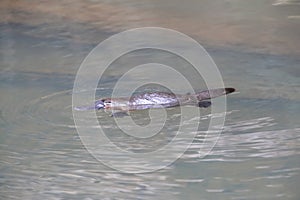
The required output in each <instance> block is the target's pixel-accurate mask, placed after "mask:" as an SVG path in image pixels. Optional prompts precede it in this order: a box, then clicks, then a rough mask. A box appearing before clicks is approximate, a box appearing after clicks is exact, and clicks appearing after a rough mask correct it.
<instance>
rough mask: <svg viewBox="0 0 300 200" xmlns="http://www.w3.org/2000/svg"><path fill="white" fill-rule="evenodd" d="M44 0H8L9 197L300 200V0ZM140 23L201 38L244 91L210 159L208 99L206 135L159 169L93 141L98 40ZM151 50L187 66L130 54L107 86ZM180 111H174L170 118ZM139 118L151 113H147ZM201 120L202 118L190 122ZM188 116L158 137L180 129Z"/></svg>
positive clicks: (1, 169)
mask: <svg viewBox="0 0 300 200" xmlns="http://www.w3.org/2000/svg"><path fill="white" fill-rule="evenodd" d="M36 2H39V1H34V2H31V3H30V2H26V1H16V2H13V3H11V2H10V1H3V2H1V3H0V5H1V7H0V9H1V16H2V17H1V24H0V33H1V38H0V55H1V57H0V64H1V65H0V69H1V71H0V83H1V84H0V94H1V96H0V99H1V101H0V125H1V126H0V131H1V134H0V154H1V155H0V199H43V198H44V199H86V200H88V199H166V198H169V199H299V197H300V193H299V191H298V185H299V178H300V176H299V173H300V160H299V159H300V156H299V154H300V153H299V152H300V151H299V148H300V126H299V119H300V112H299V111H300V95H299V94H300V89H299V88H300V79H299V77H300V68H299V66H300V46H299V39H300V38H299V35H300V28H299V27H300V20H299V13H300V6H299V4H300V2H299V1H275V0H274V1H273V0H266V1H246V0H244V1H235V0H228V1H224V2H219V1H187V2H186V3H184V5H183V3H182V2H180V1H146V0H145V1H113V2H110V1H86V2H78V1H72V2H69V1H51V3H49V4H47V3H45V2H42V1H41V2H39V3H40V4H34V3H36ZM79 11H80V12H79ZM140 26H163V27H168V28H174V29H176V30H179V31H182V32H184V33H186V34H188V35H190V36H192V37H193V38H194V39H196V40H198V41H199V42H200V43H201V44H202V45H203V46H204V47H205V48H206V49H207V51H208V52H209V53H210V55H211V56H212V57H213V59H214V60H215V62H216V64H217V65H218V67H219V69H220V71H221V73H222V76H223V79H224V83H225V85H227V86H233V87H236V88H237V90H238V91H239V92H238V93H236V94H234V95H231V96H229V97H228V99H227V103H228V105H227V106H228V107H227V109H228V114H227V116H226V123H225V127H224V131H223V133H222V135H221V137H220V138H219V139H218V142H217V144H216V145H215V147H214V148H213V150H212V152H210V154H209V155H208V156H206V157H204V158H201V159H200V158H198V156H199V149H200V148H201V147H203V146H202V142H203V137H202V134H203V131H205V128H206V127H207V124H208V121H209V119H210V118H211V117H212V116H211V115H209V110H204V109H202V110H201V112H202V117H201V124H202V126H201V127H200V128H199V133H198V134H197V136H196V138H195V140H194V142H193V144H192V145H191V146H190V147H189V149H188V150H187V151H186V152H185V154H184V155H183V156H182V157H181V158H180V159H178V160H177V161H176V162H175V163H173V164H172V165H170V166H167V167H166V168H165V169H163V170H160V171H156V172H153V173H146V174H124V173H120V172H118V171H115V170H113V169H110V168H108V167H106V166H104V165H103V164H101V163H100V162H98V161H97V160H96V159H94V158H93V156H91V155H90V154H89V153H88V152H87V150H86V149H85V147H84V146H83V145H82V143H81V141H80V138H79V136H78V134H77V132H76V129H75V127H74V122H73V117H72V88H73V82H74V79H75V75H76V72H77V70H78V68H79V66H80V63H81V62H82V61H83V59H84V58H85V56H87V54H88V53H89V52H90V51H91V50H92V49H93V48H94V47H95V46H96V45H97V43H98V42H101V41H103V40H104V39H106V38H107V37H109V36H110V35H112V34H114V33H117V32H119V31H122V30H126V29H127V28H132V27H140ZM145 58H148V59H149V58H151V59H156V60H158V62H159V61H161V62H168V61H169V60H170V62H169V64H172V63H173V64H177V65H180V64H182V65H184V64H185V63H181V62H182V61H180V60H176V58H174V56H173V55H169V54H162V53H161V52H156V51H142V52H140V53H137V54H133V55H130V56H128V57H123V58H122V59H120V60H119V61H118V62H116V63H114V67H112V68H111V70H110V71H108V72H107V74H106V76H105V77H104V78H103V82H102V84H101V86H100V89H99V90H98V91H97V96H105V95H108V94H109V93H110V92H111V89H112V86H113V84H114V82H115V81H116V80H117V79H118V78H119V77H120V76H121V75H122V73H123V72H124V68H122V69H121V67H122V66H123V67H128V66H131V65H136V64H137V63H139V62H140V60H139V59H145ZM174 59H175V60H174ZM140 76H143V75H140ZM139 78H141V77H139ZM191 80H193V81H194V79H193V77H191ZM199 85H200V86H204V85H203V83H199ZM184 109H190V108H189V107H187V108H184ZM177 114H178V110H177V108H174V109H171V110H170V117H173V118H176V117H178V115H177ZM98 117H99V119H100V120H102V123H103V125H104V126H105V127H106V128H107V129H109V131H110V132H111V134H112V136H111V137H112V140H114V141H115V142H117V143H118V144H119V145H120V146H122V147H124V148H127V149H130V148H131V150H135V151H139V150H141V148H143V143H141V144H139V143H137V141H132V140H130V139H128V138H127V137H124V136H123V135H118V134H116V133H118V131H116V129H115V127H114V126H113V125H111V120H112V118H110V117H109V115H108V114H107V113H105V112H99V113H98ZM135 120H136V121H137V123H140V124H143V123H147V120H148V119H147V112H138V113H136V114H135ZM193 120H200V119H188V120H187V121H186V123H187V124H189V123H190V124H192V123H194V121H193ZM175 122H176V120H175V121H174V123H175ZM170 123H172V121H171V122H170ZM176 125H178V124H174V127H172V124H169V126H170V127H167V131H166V134H163V135H160V136H158V137H157V138H155V140H152V141H151V144H150V147H151V148H153V147H155V146H156V145H163V144H165V143H166V142H167V141H169V140H170V139H172V137H173V135H174V131H176V129H174V128H176ZM114 133H115V134H114ZM186 134H190V133H186ZM214 137H215V136H214V135H213V134H212V135H210V139H214ZM151 145H152V146H151ZM177 145H178V148H180V147H181V146H180V145H182V143H180V141H179V142H178V143H177ZM112 156H113V154H112ZM123 159H124V158H123ZM120 165H126V166H127V167H128V166H129V167H130V166H131V165H132V166H134V163H130V160H128V161H127V162H122V163H120Z"/></svg>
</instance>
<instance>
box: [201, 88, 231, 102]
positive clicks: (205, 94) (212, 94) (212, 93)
mask: <svg viewBox="0 0 300 200" xmlns="http://www.w3.org/2000/svg"><path fill="white" fill-rule="evenodd" d="M234 91H235V89H234V88H217V89H212V90H204V91H201V92H199V93H196V94H195V96H196V97H197V99H198V101H202V100H207V99H212V98H216V97H219V96H222V95H226V94H230V93H233V92H234Z"/></svg>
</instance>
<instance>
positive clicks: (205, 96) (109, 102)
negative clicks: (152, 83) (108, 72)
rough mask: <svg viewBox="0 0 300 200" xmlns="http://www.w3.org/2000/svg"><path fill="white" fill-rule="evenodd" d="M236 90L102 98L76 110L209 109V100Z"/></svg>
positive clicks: (155, 93) (146, 93) (224, 89)
mask: <svg viewBox="0 0 300 200" xmlns="http://www.w3.org/2000/svg"><path fill="white" fill-rule="evenodd" d="M234 91H235V89H234V88H218V89H211V90H204V91H201V92H197V93H195V94H178V95H176V94H173V93H169V92H145V93H140V94H136V95H133V96H131V97H128V98H124V97H123V98H102V99H99V100H97V101H95V105H92V106H80V107H76V108H75V110H94V109H96V110H99V109H105V110H107V111H109V110H111V111H114V112H118V111H119V112H128V111H133V110H145V109H150V108H162V107H163V108H169V107H175V106H182V105H193V106H198V107H209V106H210V105H211V102H210V101H207V100H209V99H212V98H215V97H219V96H222V95H226V94H229V93H232V92H234Z"/></svg>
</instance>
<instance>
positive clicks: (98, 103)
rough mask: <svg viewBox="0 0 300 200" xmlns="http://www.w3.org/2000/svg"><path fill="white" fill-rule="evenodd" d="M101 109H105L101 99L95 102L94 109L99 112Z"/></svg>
mask: <svg viewBox="0 0 300 200" xmlns="http://www.w3.org/2000/svg"><path fill="white" fill-rule="evenodd" d="M103 108H105V104H104V100H103V99H100V100H97V101H96V102H95V109H98V110H100V109H103Z"/></svg>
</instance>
